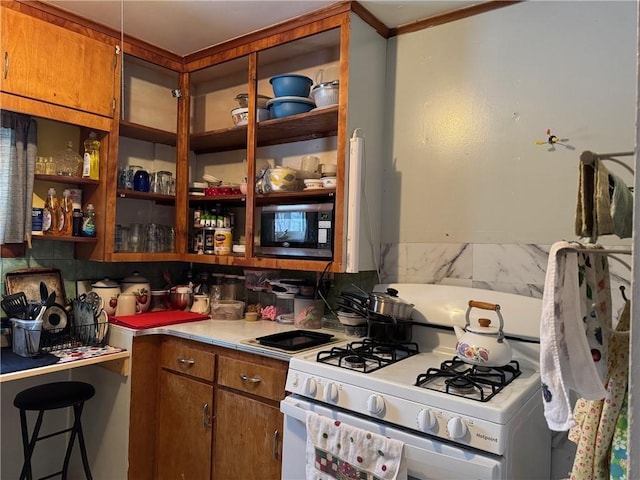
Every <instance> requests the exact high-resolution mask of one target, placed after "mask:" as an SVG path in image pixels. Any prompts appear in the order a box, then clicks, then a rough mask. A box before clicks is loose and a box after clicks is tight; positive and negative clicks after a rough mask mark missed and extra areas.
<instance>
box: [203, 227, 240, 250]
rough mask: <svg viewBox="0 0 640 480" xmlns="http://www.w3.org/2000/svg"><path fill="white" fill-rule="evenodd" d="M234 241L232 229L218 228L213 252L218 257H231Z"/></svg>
mask: <svg viewBox="0 0 640 480" xmlns="http://www.w3.org/2000/svg"><path fill="white" fill-rule="evenodd" d="M232 245H233V240H232V237H231V229H230V228H219V227H218V228H216V231H215V234H214V240H213V250H214V252H215V254H216V255H231V246H232ZM205 253H207V252H206V240H205Z"/></svg>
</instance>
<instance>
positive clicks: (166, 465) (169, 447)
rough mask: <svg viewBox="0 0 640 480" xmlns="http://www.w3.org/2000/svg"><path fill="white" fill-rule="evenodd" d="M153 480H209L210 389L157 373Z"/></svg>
mask: <svg viewBox="0 0 640 480" xmlns="http://www.w3.org/2000/svg"><path fill="white" fill-rule="evenodd" d="M159 394H160V397H159V398H160V403H159V408H158V418H157V450H156V469H157V470H156V475H155V477H154V478H155V479H156V480H162V479H167V480H176V479H185V480H206V479H209V478H211V417H210V416H211V414H212V413H211V412H212V407H213V405H212V403H213V386H211V385H207V384H205V383H201V382H199V381H196V380H192V379H190V378H187V377H184V376H182V375H176V374H173V373H170V372H167V371H165V370H162V371H161V373H160V391H159Z"/></svg>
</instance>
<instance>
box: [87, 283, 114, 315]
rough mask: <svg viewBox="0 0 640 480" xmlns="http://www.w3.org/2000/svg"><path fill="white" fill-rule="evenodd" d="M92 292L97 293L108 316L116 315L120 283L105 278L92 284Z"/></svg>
mask: <svg viewBox="0 0 640 480" xmlns="http://www.w3.org/2000/svg"><path fill="white" fill-rule="evenodd" d="M91 291H93V292H96V293H97V294H98V295H99V296H100V298H101V299H102V308H103V309H104V311H105V312H107V315H114V314H115V313H116V305H117V303H118V295H120V292H121V290H120V285H119V284H118V282H115V281H113V280H109V279H108V278H105V279H104V280H99V281H97V282H95V283H92V284H91Z"/></svg>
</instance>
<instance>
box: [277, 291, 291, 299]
mask: <svg viewBox="0 0 640 480" xmlns="http://www.w3.org/2000/svg"><path fill="white" fill-rule="evenodd" d="M273 293H275V294H276V298H286V299H289V298H295V297H296V294H295V293H289V292H273Z"/></svg>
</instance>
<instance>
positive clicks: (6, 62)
mask: <svg viewBox="0 0 640 480" xmlns="http://www.w3.org/2000/svg"><path fill="white" fill-rule="evenodd" d="M8 76H9V52H4V79H5V80H6V79H7V77H8Z"/></svg>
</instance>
